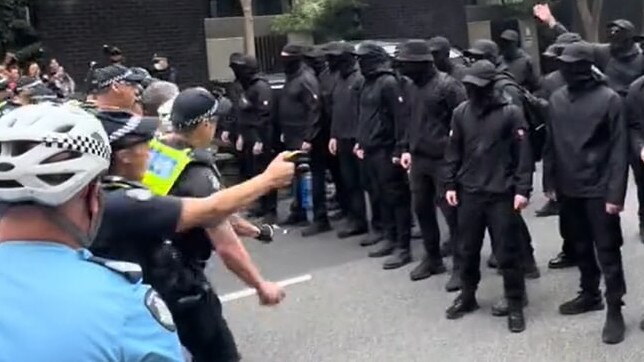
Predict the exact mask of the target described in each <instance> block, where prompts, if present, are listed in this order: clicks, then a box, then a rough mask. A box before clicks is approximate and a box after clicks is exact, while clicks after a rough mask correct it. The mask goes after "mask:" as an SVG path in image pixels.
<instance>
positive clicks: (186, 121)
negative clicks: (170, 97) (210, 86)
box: [170, 88, 220, 129]
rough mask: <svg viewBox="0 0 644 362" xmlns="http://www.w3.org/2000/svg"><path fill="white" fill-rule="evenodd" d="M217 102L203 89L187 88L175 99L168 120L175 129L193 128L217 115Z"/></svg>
mask: <svg viewBox="0 0 644 362" xmlns="http://www.w3.org/2000/svg"><path fill="white" fill-rule="evenodd" d="M219 104H220V102H219V100H218V99H217V98H215V96H213V95H212V94H210V92H208V91H207V90H206V89H203V88H188V89H186V90H184V91H182V92H181V93H179V95H178V96H177V98H175V100H174V103H173V105H172V112H171V116H170V119H171V121H172V125H173V126H174V127H175V128H177V129H186V128H191V127H194V126H196V125H198V124H200V123H202V122H205V121H210V120H212V118H213V117H214V116H216V115H218V114H219Z"/></svg>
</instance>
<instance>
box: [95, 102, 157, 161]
mask: <svg viewBox="0 0 644 362" xmlns="http://www.w3.org/2000/svg"><path fill="white" fill-rule="evenodd" d="M96 118H98V119H99V120H100V121H101V123H102V124H103V128H105V132H107V136H108V138H109V141H110V146H111V147H112V150H114V151H118V150H122V149H125V148H129V147H132V146H134V145H137V144H140V143H145V142H148V141H150V140H152V139H153V138H154V135H155V133H156V131H157V128H158V127H159V124H160V122H159V119H158V118H156V117H139V116H137V115H134V114H132V113H130V112H125V111H99V112H97V113H96Z"/></svg>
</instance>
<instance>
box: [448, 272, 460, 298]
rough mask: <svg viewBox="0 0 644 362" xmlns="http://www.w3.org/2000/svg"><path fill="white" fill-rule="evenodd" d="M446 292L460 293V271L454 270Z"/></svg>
mask: <svg viewBox="0 0 644 362" xmlns="http://www.w3.org/2000/svg"><path fill="white" fill-rule="evenodd" d="M445 290H446V291H447V292H448V293H453V292H458V291H459V290H461V275H460V273H459V271H458V270H452V275H451V276H450V277H449V280H448V281H447V284H445Z"/></svg>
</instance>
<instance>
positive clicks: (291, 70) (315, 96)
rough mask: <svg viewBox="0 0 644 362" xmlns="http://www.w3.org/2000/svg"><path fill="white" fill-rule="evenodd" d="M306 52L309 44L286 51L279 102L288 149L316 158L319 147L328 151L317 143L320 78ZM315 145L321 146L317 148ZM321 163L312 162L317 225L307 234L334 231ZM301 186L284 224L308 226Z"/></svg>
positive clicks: (280, 116)
mask: <svg viewBox="0 0 644 362" xmlns="http://www.w3.org/2000/svg"><path fill="white" fill-rule="evenodd" d="M306 51H307V48H306V47H304V46H301V45H295V44H287V45H286V46H285V47H284V49H283V50H282V54H281V56H282V61H283V63H284V72H285V73H286V84H284V89H283V90H282V94H281V95H280V99H279V103H278V118H279V124H280V128H281V130H282V137H281V138H282V139H283V143H284V146H285V147H286V149H287V150H303V151H306V152H310V153H311V157H312V158H317V156H318V155H319V153H318V151H320V150H319V148H323V149H324V150H326V148H327V145H326V144H324V145H320V144H318V143H316V144H314V141H316V140H318V139H319V135H320V132H322V127H323V125H322V99H321V92H320V84H319V82H318V80H317V79H316V78H315V75H314V74H312V72H311V71H309V70H308V67H307V66H306V65H305V64H304V62H303V57H304V53H305V52H306ZM314 147H316V148H318V149H317V150H315V151H314V150H313V148H314ZM320 165H321V164H320V162H315V161H312V162H311V166H312V168H311V172H312V199H313V219H314V220H313V221H314V224H313V225H312V228H310V229H306V230H304V232H303V234H307V235H308V234H309V233H311V235H312V234H313V233H320V232H323V231H329V230H331V225H330V224H329V219H328V217H327V210H326V190H325V184H324V168H323V167H319V166H320ZM299 186H300V185H299V183H297V184H296V187H295V190H296V195H295V196H296V202H295V203H294V205H292V209H291V214H290V215H289V216H288V218H287V219H286V220H285V221H284V222H283V224H284V225H308V218H307V216H306V210H305V209H304V207H303V199H302V192H301V191H300V187H299Z"/></svg>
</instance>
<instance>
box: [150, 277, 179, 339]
mask: <svg viewBox="0 0 644 362" xmlns="http://www.w3.org/2000/svg"><path fill="white" fill-rule="evenodd" d="M144 303H145V307H146V308H148V310H149V311H150V314H152V317H154V319H155V320H156V321H157V322H159V324H160V325H161V326H163V328H165V329H167V330H169V331H170V332H176V330H177V326H176V325H175V324H174V319H172V313H170V309H168V306H167V305H166V304H165V302H164V301H163V299H161V297H160V296H159V293H157V292H156V290H154V289H152V288H150V289H149V290H148V291H147V293H145V300H144Z"/></svg>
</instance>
